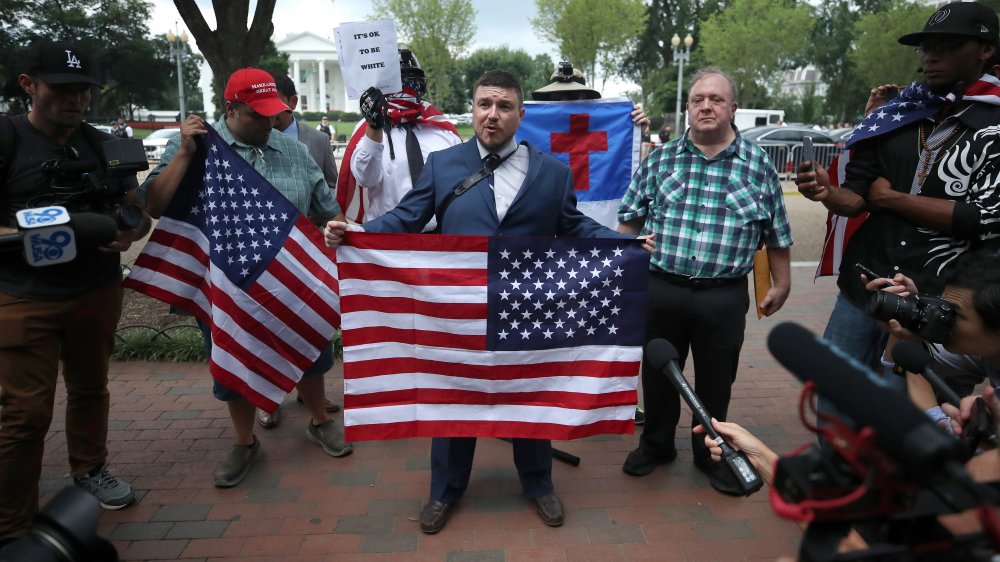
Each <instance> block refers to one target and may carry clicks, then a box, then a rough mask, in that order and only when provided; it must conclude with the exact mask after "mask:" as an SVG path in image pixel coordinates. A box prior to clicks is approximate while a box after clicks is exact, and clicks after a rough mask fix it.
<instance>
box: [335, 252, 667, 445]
mask: <svg viewBox="0 0 1000 562" xmlns="http://www.w3.org/2000/svg"><path fill="white" fill-rule="evenodd" d="M337 257H338V261H339V271H340V291H341V295H340V298H341V306H342V313H343V328H344V332H343V333H344V423H345V426H346V428H347V438H348V439H349V440H351V441H363V440H373V439H395V438H403V437H420V436H422V437H432V436H433V437H530V438H538V439H575V438H580V437H586V436H589V435H594V434H598V433H624V434H627V433H632V430H633V422H632V419H633V415H634V411H635V403H636V384H637V378H638V377H637V373H638V368H639V361H640V359H641V358H642V343H643V334H644V326H645V325H646V324H645V291H646V280H647V272H648V268H649V254H648V252H646V251H645V250H643V249H642V248H641V246H640V245H639V244H638V243H636V242H634V241H629V240H619V239H565V238H562V239H559V238H492V237H485V236H442V235H431V234H424V235H421V236H412V235H408V234H407V235H403V234H365V233H348V235H347V238H346V240H345V245H344V246H341V247H340V248H339V249H338V256H337Z"/></svg>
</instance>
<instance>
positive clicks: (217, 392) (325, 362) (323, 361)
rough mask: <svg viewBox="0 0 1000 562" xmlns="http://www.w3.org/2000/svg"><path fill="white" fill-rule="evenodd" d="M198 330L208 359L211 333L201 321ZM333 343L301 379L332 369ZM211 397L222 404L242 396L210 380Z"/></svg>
mask: <svg viewBox="0 0 1000 562" xmlns="http://www.w3.org/2000/svg"><path fill="white" fill-rule="evenodd" d="M198 329H199V330H201V335H202V337H203V338H204V339H205V355H207V356H208V357H211V356H212V332H211V329H210V328H209V327H208V324H205V323H203V322H202V321H201V320H199V321H198ZM333 362H334V357H333V342H330V343H328V344H326V347H324V348H323V351H321V352H320V353H319V357H317V358H316V362H315V363H313V364H312V366H311V367H309V368H308V369H306V372H305V373H303V374H302V376H303V377H315V376H318V375H322V374H324V373H326V372H327V371H329V370H330V369H332V368H333ZM212 396H215V399H216V400H222V401H223V402H229V401H231V400H236V399H237V398H242V397H243V395H242V394H240V393H239V392H236V391H235V390H233V389H231V388H229V387H228V386H226V385H224V384H222V383H220V382H219V381H217V380H215V379H212Z"/></svg>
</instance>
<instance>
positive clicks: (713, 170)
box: [618, 68, 792, 494]
mask: <svg viewBox="0 0 1000 562" xmlns="http://www.w3.org/2000/svg"><path fill="white" fill-rule="evenodd" d="M687 106H688V114H689V120H690V128H689V129H688V130H687V133H685V134H683V135H680V137H679V138H678V139H676V140H673V141H671V142H668V143H667V144H664V145H662V146H660V147H659V148H657V149H656V150H654V151H653V152H652V153H651V154H650V155H649V157H647V158H646V160H645V161H644V162H643V163H642V165H641V166H640V167H639V169H638V170H637V171H636V173H635V175H634V176H633V177H632V183H631V185H629V188H628V191H627V192H626V193H625V197H624V198H623V199H622V203H621V206H620V207H619V209H618V220H619V221H620V224H619V227H618V230H619V231H621V232H627V233H633V234H639V233H642V234H652V235H653V236H654V240H655V241H656V251H654V252H653V257H652V259H651V260H650V273H651V274H652V275H651V278H650V285H649V293H648V294H649V307H650V310H649V314H648V320H647V327H646V341H647V342H648V341H650V340H652V339H654V338H665V339H667V340H668V341H670V342H671V343H672V344H673V345H674V347H676V348H677V351H678V352H679V354H680V359H679V363H680V365H679V366H680V368H681V369H683V368H684V361H685V359H686V358H687V354H688V349H690V350H691V352H692V354H693V355H694V365H695V388H696V389H697V392H698V396H699V397H700V398H701V399H702V401H703V402H704V404H705V407H706V408H707V409H708V411H709V412H710V413H711V414H712V415H714V416H715V417H716V418H717V419H719V420H725V419H726V411H727V409H728V408H729V397H730V389H731V387H732V383H733V381H734V380H735V379H736V369H737V365H738V364H739V356H740V349H741V348H742V347H743V332H744V329H745V328H746V314H747V311H748V309H749V306H750V299H749V295H748V291H747V274H748V273H749V272H750V270H751V269H753V256H754V252H755V251H756V250H757V248H759V247H760V245H761V244H763V245H765V246H766V247H767V256H768V259H769V261H770V266H771V275H772V287H771V289H770V290H769V291H768V292H767V296H766V298H765V299H764V300H763V301H762V302H761V308H763V310H764V313H765V314H767V315H768V316H770V315H771V314H774V313H775V312H777V311H778V309H780V308H781V306H782V305H783V304H784V303H785V299H786V298H788V290H789V288H790V285H791V269H790V252H789V247H790V246H791V245H792V238H791V231H790V229H789V227H788V217H787V215H786V213H785V204H784V199H783V197H782V194H781V185H780V184H779V182H778V174H777V172H776V171H775V169H774V165H773V164H772V163H771V161H770V159H768V157H767V155H766V154H765V153H764V151H763V150H761V149H760V148H759V147H757V146H756V145H754V144H752V143H750V142H748V141H746V140H745V139H743V137H742V136H740V134H739V132H738V131H737V130H736V127H735V126H734V125H733V114H734V113H735V112H736V107H737V103H736V87H735V85H734V84H733V81H732V79H730V78H729V76H727V75H726V74H724V73H723V72H721V71H719V70H717V69H713V68H707V69H704V70H701V71H699V72H698V73H696V74H695V75H694V77H693V78H692V82H691V89H690V91H689V92H688V104H687ZM642 387H643V393H644V400H645V402H646V425H645V427H644V429H643V432H642V437H641V438H640V441H639V447H638V448H636V449H635V450H634V451H632V452H631V453H629V455H628V458H627V459H626V460H625V465H624V466H623V467H622V469H623V470H624V471H625V472H626V473H628V474H631V475H633V476H644V475H646V474H649V473H650V472H652V471H653V470H655V469H656V467H657V465H660V464H664V463H668V462H671V461H673V460H674V459H675V458H676V457H677V449H676V448H675V447H674V433H675V430H676V428H677V422H678V421H679V419H680V397H679V396H678V394H677V391H676V390H675V389H674V387H673V385H672V384H671V383H670V382H669V380H668V379H667V377H665V376H663V374H662V373H660V372H658V371H655V370H653V369H650V368H648V367H646V366H645V365H644V366H643V370H642ZM696 423H697V422H696ZM691 441H692V445H693V450H694V462H695V466H697V467H698V468H699V469H701V470H702V471H703V472H705V473H706V474H708V477H709V482H710V483H711V484H712V487H714V488H715V489H717V490H719V491H720V492H723V493H729V494H738V493H739V487H738V486H737V483H736V481H735V479H734V477H733V475H732V473H730V472H729V471H728V470H727V469H726V467H725V465H723V464H720V463H713V462H712V460H711V457H710V455H709V452H708V449H707V448H706V447H705V441H704V438H703V437H701V436H694V435H692V440H691Z"/></svg>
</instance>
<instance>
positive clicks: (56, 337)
mask: <svg viewBox="0 0 1000 562" xmlns="http://www.w3.org/2000/svg"><path fill="white" fill-rule="evenodd" d="M21 64H22V68H23V71H22V72H21V73H20V74H18V76H17V80H18V83H19V85H20V86H21V88H22V89H23V90H24V92H25V94H26V95H27V96H28V97H30V98H31V110H30V112H29V113H28V114H27V115H18V116H15V117H10V118H3V121H0V133H2V136H0V143H2V146H3V147H4V148H5V151H4V155H3V156H4V163H3V165H2V167H0V178H2V180H0V181H2V183H0V233H8V232H11V231H12V228H13V227H14V226H16V225H15V222H14V215H15V213H16V212H17V211H19V210H21V209H25V208H31V207H36V206H40V205H38V204H36V202H37V200H38V199H39V198H44V197H46V196H51V195H52V193H51V189H52V188H51V185H50V182H49V179H48V178H46V177H45V176H44V175H43V171H42V167H43V163H45V162H47V161H50V160H57V161H58V160H66V159H74V160H80V161H92V162H95V163H97V162H100V161H101V160H102V159H101V158H100V156H99V155H100V154H101V143H102V142H103V141H105V140H109V139H113V137H112V136H111V135H108V134H105V133H101V132H99V131H97V130H96V129H93V128H92V127H90V126H89V125H87V124H85V123H82V119H83V113H84V111H86V110H87V106H88V105H89V103H90V97H91V90H92V89H93V87H94V86H99V85H100V83H99V82H98V81H97V79H96V78H95V76H96V73H95V69H94V67H93V66H92V64H93V60H92V59H91V58H90V56H88V54H86V53H84V52H82V51H81V50H80V49H78V48H77V47H75V46H73V45H69V44H62V43H51V42H38V43H36V44H34V45H32V46H31V48H30V49H29V50H28V53H27V55H26V56H25V57H24V58H23V59H22V60H21ZM97 169H98V170H99V172H98V174H100V175H104V173H105V171H103V170H101V168H100V166H97ZM102 179H104V181H105V182H107V183H106V185H107V186H108V187H109V190H111V191H109V193H123V194H124V195H123V196H122V197H121V200H119V201H116V202H115V204H116V205H117V204H121V203H127V202H132V201H135V200H136V195H135V188H136V187H137V186H138V183H137V182H136V179H135V176H134V175H132V176H130V177H115V178H102ZM114 188H116V189H117V191H114V190H112V189H114ZM82 210H88V209H82ZM140 216H141V225H140V226H139V227H138V228H135V229H133V230H128V231H119V232H118V233H117V238H116V239H115V240H114V241H113V242H111V243H110V244H108V245H106V246H104V247H101V248H85V247H81V248H77V257H76V259H75V260H74V261H70V262H68V263H63V264H59V265H52V266H47V267H39V268H33V267H31V266H29V265H27V264H26V263H24V262H23V260H22V259H21V258H20V257H10V256H12V255H13V254H10V255H5V256H4V258H3V260H2V261H0V387H2V392H0V483H2V484H0V542H5V541H7V540H10V539H12V538H14V537H17V536H19V535H22V534H24V533H25V532H26V530H27V528H28V526H29V524H30V523H31V520H32V518H33V517H34V516H35V514H36V513H37V511H38V489H39V487H38V480H39V477H40V475H41V471H42V455H43V448H44V440H45V435H46V433H47V431H48V429H49V425H50V423H51V421H52V410H53V403H54V401H55V391H56V379H57V377H58V372H59V362H60V361H62V363H63V380H64V382H65V384H66V444H67V449H68V453H69V463H70V468H71V474H72V476H73V479H74V481H75V482H76V484H77V485H78V486H80V487H82V488H83V489H85V490H87V491H88V492H90V493H91V494H93V495H95V496H96V497H97V499H98V500H99V501H100V502H101V505H103V506H104V507H105V508H107V509H120V508H123V507H125V506H127V505H129V504H130V503H132V501H133V500H134V498H135V495H134V493H133V492H132V488H131V486H130V485H129V484H127V483H125V482H123V481H121V480H118V479H116V478H115V477H114V476H112V475H111V474H110V473H109V472H108V466H107V458H108V450H107V431H108V407H109V404H110V400H109V394H108V387H107V382H108V357H109V356H110V354H111V352H112V349H113V347H114V332H115V327H116V325H117V323H118V319H119V316H120V314H121V305H122V288H121V269H120V267H119V261H120V260H119V257H120V256H119V254H120V252H123V251H125V250H127V249H128V248H129V246H130V245H131V243H132V242H134V241H136V240H139V239H141V238H142V237H143V236H144V235H145V234H146V232H147V231H148V230H149V226H150V220H149V216H148V215H146V214H144V213H143V214H141V215H140Z"/></svg>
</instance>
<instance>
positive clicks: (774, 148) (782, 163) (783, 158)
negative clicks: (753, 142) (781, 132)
mask: <svg viewBox="0 0 1000 562" xmlns="http://www.w3.org/2000/svg"><path fill="white" fill-rule="evenodd" d="M757 146H759V147H760V148H761V149H762V150H763V151H764V152H766V153H767V157H768V158H770V159H771V162H772V163H773V164H774V169H775V170H776V171H777V172H778V175H781V174H783V173H785V169H786V168H787V166H788V145H787V144H782V143H760V144H758V145H757Z"/></svg>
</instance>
